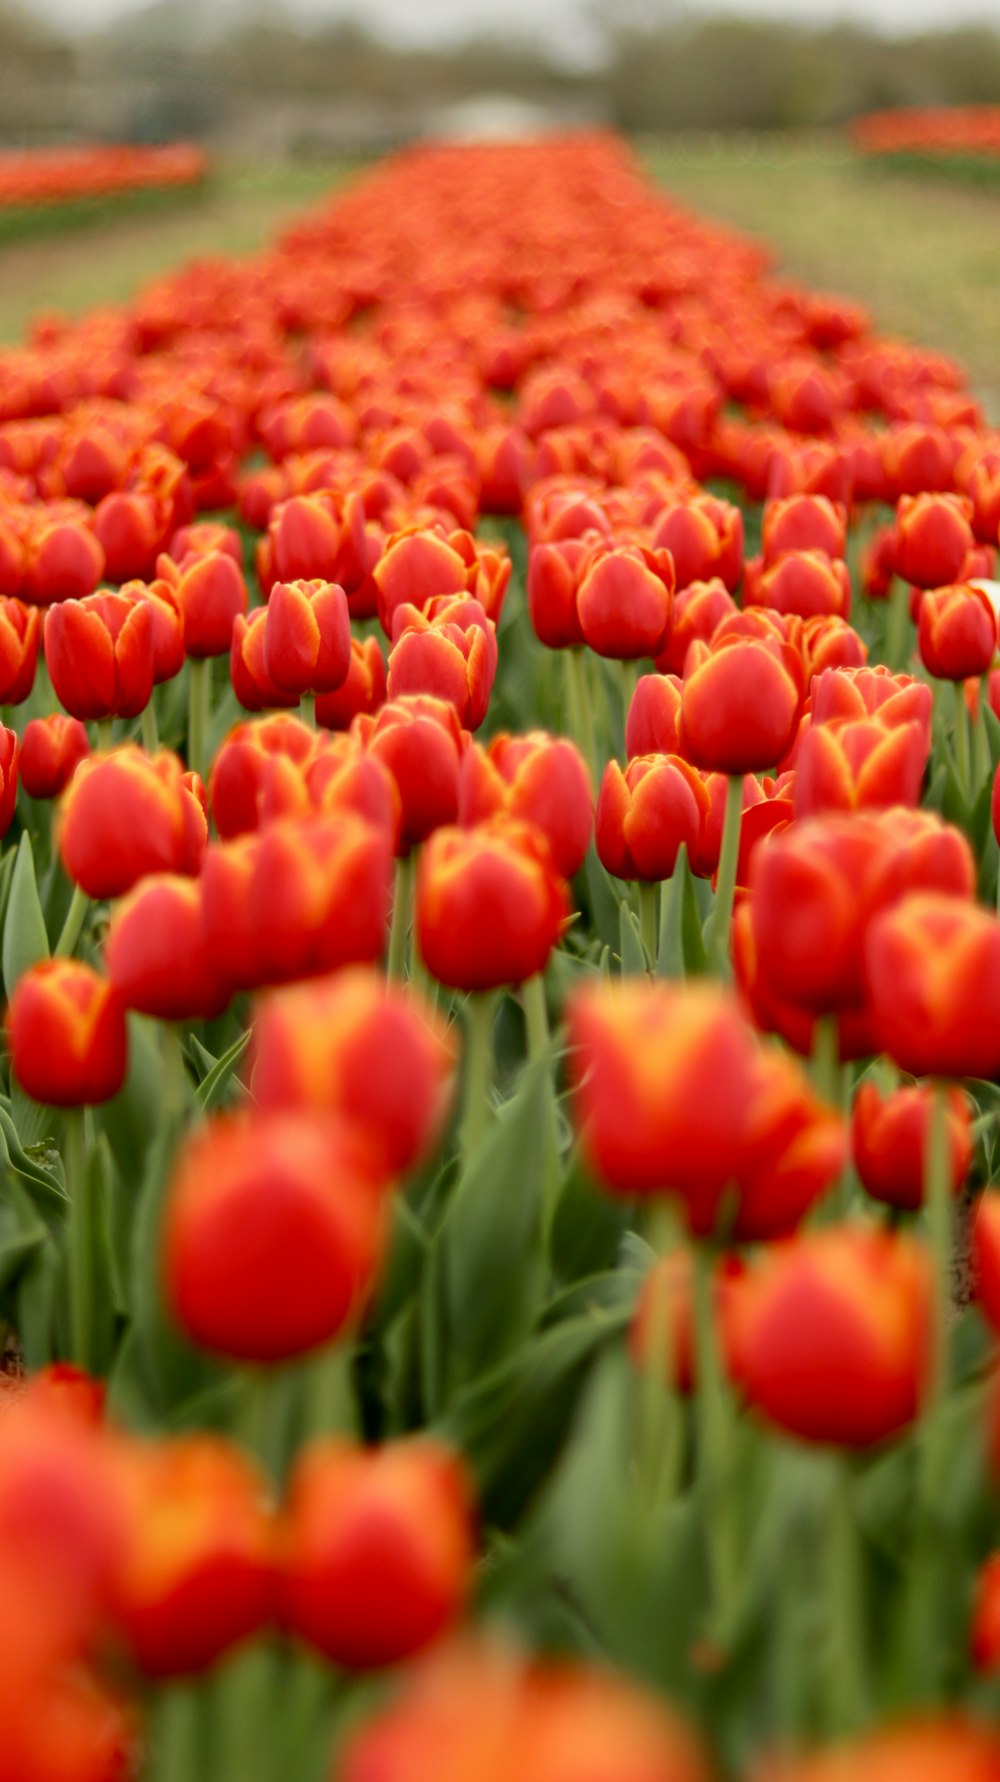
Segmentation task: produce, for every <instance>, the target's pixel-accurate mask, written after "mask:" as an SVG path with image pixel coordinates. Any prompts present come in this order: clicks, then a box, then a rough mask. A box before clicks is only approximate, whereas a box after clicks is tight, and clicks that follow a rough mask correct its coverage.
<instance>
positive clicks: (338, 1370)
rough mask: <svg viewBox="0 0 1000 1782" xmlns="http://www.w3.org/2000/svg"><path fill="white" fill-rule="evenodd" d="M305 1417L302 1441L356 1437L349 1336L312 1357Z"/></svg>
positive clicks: (352, 1368)
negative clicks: (318, 1438)
mask: <svg viewBox="0 0 1000 1782" xmlns="http://www.w3.org/2000/svg"><path fill="white" fill-rule="evenodd" d="M305 1385H306V1414H305V1425H306V1427H305V1430H304V1431H303V1439H304V1440H306V1441H312V1440H313V1439H314V1438H315V1437H317V1436H330V1435H345V1436H352V1437H357V1436H358V1435H359V1434H360V1429H359V1423H358V1404H357V1397H356V1395H355V1390H354V1345H353V1342H352V1340H351V1338H350V1337H349V1336H347V1337H341V1338H340V1339H339V1340H338V1341H337V1342H334V1343H331V1344H329V1346H328V1347H327V1348H325V1349H324V1350H322V1352H321V1353H320V1354H319V1355H317V1356H316V1357H315V1359H314V1360H313V1361H311V1362H310V1363H309V1365H308V1369H307V1372H306V1382H305Z"/></svg>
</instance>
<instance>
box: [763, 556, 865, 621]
mask: <svg viewBox="0 0 1000 1782" xmlns="http://www.w3.org/2000/svg"><path fill="white" fill-rule="evenodd" d="M748 567H749V566H748ZM745 602H746V604H747V605H748V606H763V607H766V608H768V609H770V610H772V611H774V612H778V613H794V614H798V615H799V616H800V617H801V618H803V619H811V618H815V617H816V616H817V615H819V614H827V613H835V614H837V615H838V616H839V617H840V618H842V619H846V618H847V616H848V614H849V613H850V610H851V577H850V573H849V571H848V568H847V564H846V563H844V562H843V561H842V560H841V559H840V558H839V557H836V558H832V557H828V556H827V555H826V553H825V551H787V552H785V553H784V554H783V555H782V556H780V557H776V558H775V559H774V561H773V562H772V563H770V564H769V565H768V566H767V567H766V568H765V569H763V570H762V571H761V572H760V574H759V575H758V576H755V577H754V578H753V582H752V598H751V589H750V588H748V589H747V590H746V591H745Z"/></svg>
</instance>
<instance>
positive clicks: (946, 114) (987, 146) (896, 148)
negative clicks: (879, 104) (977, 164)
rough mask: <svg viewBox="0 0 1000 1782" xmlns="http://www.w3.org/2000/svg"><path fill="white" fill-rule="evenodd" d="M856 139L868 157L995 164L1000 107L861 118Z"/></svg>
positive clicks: (923, 109)
mask: <svg viewBox="0 0 1000 1782" xmlns="http://www.w3.org/2000/svg"><path fill="white" fill-rule="evenodd" d="M851 134H852V136H853V138H854V141H855V142H856V143H857V145H858V147H859V148H860V149H861V150H862V151H863V153H865V154H867V155H878V156H882V155H919V156H921V157H928V158H930V159H933V160H938V159H941V158H943V159H945V160H946V161H947V160H953V159H955V158H956V157H960V158H962V159H971V160H975V161H982V162H983V163H984V165H989V163H990V162H992V161H995V160H996V158H997V156H998V155H1000V107H998V106H996V105H948V106H916V105H913V106H901V107H899V108H898V109H897V110H894V111H877V112H870V113H869V114H868V115H867V116H865V117H863V118H859V119H858V121H857V122H856V123H855V124H854V125H853V126H852V131H851Z"/></svg>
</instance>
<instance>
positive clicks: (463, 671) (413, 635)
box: [387, 596, 497, 730]
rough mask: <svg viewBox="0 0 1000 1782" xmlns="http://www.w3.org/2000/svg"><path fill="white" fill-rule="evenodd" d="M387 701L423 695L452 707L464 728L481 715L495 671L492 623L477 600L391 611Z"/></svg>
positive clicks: (457, 598) (450, 600) (473, 726)
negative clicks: (412, 695) (410, 695)
mask: <svg viewBox="0 0 1000 1782" xmlns="http://www.w3.org/2000/svg"><path fill="white" fill-rule="evenodd" d="M392 638H393V643H392V649H391V650H390V652H389V669H388V682H387V691H388V695H389V698H390V699H398V698H400V697H401V696H405V695H406V694H421V693H427V694H431V695H433V696H434V697H435V698H438V699H445V700H447V701H448V703H449V704H450V705H453V706H454V707H455V710H456V712H457V713H458V717H459V721H460V723H461V724H462V725H463V727H464V728H465V729H467V730H478V728H479V726H480V724H481V723H482V722H483V719H484V718H485V716H486V713H487V710H488V707H489V702H490V694H491V692H492V690H493V682H494V679H495V677H496V671H497V644H496V627H495V625H494V624H493V621H492V620H491V619H488V618H487V616H486V613H485V612H484V611H483V608H482V607H481V606H480V604H479V602H478V601H477V600H472V599H467V600H463V599H462V598H461V597H460V596H451V597H446V598H445V599H442V600H438V599H434V600H431V601H429V602H428V603H427V607H426V611H425V612H421V611H420V610H419V609H418V608H416V607H411V606H409V605H407V604H403V605H401V606H398V607H397V608H396V610H395V613H394V615H393V630H392Z"/></svg>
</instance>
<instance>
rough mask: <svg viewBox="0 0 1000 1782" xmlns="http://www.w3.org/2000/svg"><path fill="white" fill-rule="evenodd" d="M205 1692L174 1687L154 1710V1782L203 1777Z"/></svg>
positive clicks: (183, 1685) (189, 1781) (179, 1685)
mask: <svg viewBox="0 0 1000 1782" xmlns="http://www.w3.org/2000/svg"><path fill="white" fill-rule="evenodd" d="M202 1706H203V1701H202V1692H201V1688H200V1686H199V1684H196V1683H172V1684H169V1685H168V1686H167V1687H166V1688H165V1689H164V1690H162V1691H161V1693H160V1695H159V1697H158V1699H157V1702H156V1706H155V1708H154V1710H153V1716H152V1728H151V1737H150V1740H149V1744H150V1754H151V1757H152V1768H151V1772H150V1774H151V1778H152V1782H198V1778H200V1777H202V1776H203V1775H204V1773H205V1772H204V1767H203V1765H204V1742H205V1740H204V1734H205V1729H204V1725H203V1723H202Z"/></svg>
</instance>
